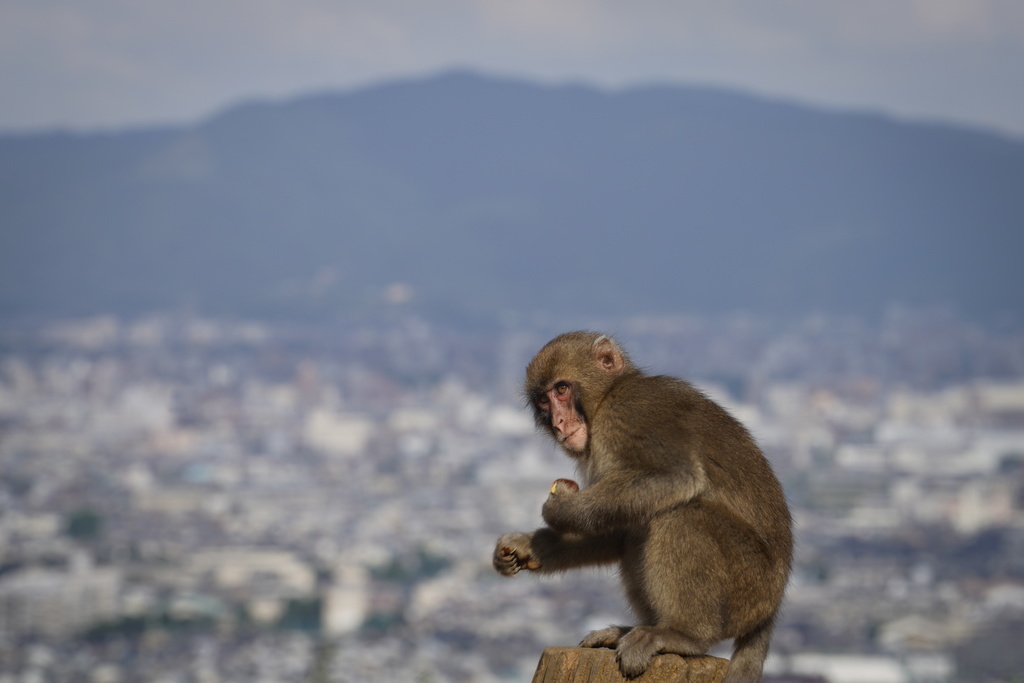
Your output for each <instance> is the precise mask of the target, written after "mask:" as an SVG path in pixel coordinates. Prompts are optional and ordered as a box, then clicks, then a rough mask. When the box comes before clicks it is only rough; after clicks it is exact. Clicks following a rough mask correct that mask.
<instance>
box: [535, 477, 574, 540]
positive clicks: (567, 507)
mask: <svg viewBox="0 0 1024 683" xmlns="http://www.w3.org/2000/svg"><path fill="white" fill-rule="evenodd" d="M579 490H580V486H579V484H577V483H576V482H574V481H573V480H572V479H556V480H555V481H554V483H553V484H551V492H550V493H549V494H548V499H547V500H546V501H545V502H544V507H543V508H541V516H542V517H543V518H544V521H545V522H546V523H547V525H548V526H549V527H551V528H552V529H555V530H556V531H562V532H564V531H571V530H572V528H571V526H572V525H571V523H570V520H572V519H575V515H576V514H577V513H576V511H575V507H574V504H575V503H578V502H579V501H578V500H577V494H578V493H579Z"/></svg>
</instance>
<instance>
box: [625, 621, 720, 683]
mask: <svg viewBox="0 0 1024 683" xmlns="http://www.w3.org/2000/svg"><path fill="white" fill-rule="evenodd" d="M713 644H714V642H713V641H712V642H708V641H703V640H698V639H695V638H692V637H690V636H687V635H686V634H684V633H682V632H681V631H677V630H675V629H672V628H667V627H664V626H634V627H633V628H631V629H629V632H628V633H625V634H624V635H623V636H622V637H621V638H620V639H619V644H618V646H617V647H616V648H615V651H616V652H615V658H616V659H618V660H619V669H620V670H621V671H622V675H623V676H625V677H626V678H636V677H637V676H639V675H640V674H642V673H643V672H644V671H646V670H647V667H648V665H649V664H650V663H651V659H653V658H654V656H655V655H657V654H664V653H672V654H677V655H702V654H705V653H706V652H707V651H708V650H709V649H710V648H711V646H712V645H713Z"/></svg>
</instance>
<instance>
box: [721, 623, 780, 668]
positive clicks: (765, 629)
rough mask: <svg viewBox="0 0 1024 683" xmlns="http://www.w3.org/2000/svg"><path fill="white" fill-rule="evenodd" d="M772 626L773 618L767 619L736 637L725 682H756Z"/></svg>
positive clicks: (762, 664)
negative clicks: (748, 631)
mask: <svg viewBox="0 0 1024 683" xmlns="http://www.w3.org/2000/svg"><path fill="white" fill-rule="evenodd" d="M774 628H775V620H774V619H768V620H767V621H764V622H763V623H762V624H761V625H760V626H758V627H757V628H755V629H754V630H753V631H751V632H750V633H747V634H744V635H742V636H740V637H739V638H737V639H736V642H735V643H734V645H733V650H732V660H731V661H730V662H729V670H728V671H727V672H726V674H725V683H756V681H760V680H761V672H762V671H763V670H764V659H765V657H767V656H768V645H769V644H770V643H771V640H772V629H774Z"/></svg>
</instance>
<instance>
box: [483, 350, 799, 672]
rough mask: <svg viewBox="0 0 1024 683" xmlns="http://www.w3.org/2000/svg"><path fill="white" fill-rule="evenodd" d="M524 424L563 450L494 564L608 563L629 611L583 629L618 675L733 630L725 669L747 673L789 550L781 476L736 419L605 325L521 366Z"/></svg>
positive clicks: (499, 567)
mask: <svg viewBox="0 0 1024 683" xmlns="http://www.w3.org/2000/svg"><path fill="white" fill-rule="evenodd" d="M525 398H526V400H528V401H529V404H530V406H531V407H532V410H533V414H534V419H535V422H536V425H537V427H538V428H539V429H540V430H541V431H544V432H547V433H548V434H550V436H551V437H553V438H554V440H555V441H556V442H557V444H558V445H559V446H560V447H561V449H562V450H563V451H564V452H565V453H566V454H567V455H568V456H569V457H570V458H571V459H572V460H573V461H574V462H575V465H576V470H577V472H578V475H579V477H580V479H581V480H582V484H583V485H582V487H581V486H578V485H577V484H576V483H575V482H574V481H572V480H568V479H561V480H558V481H556V482H555V483H554V484H553V485H552V487H551V492H550V494H549V495H548V498H547V500H546V502H545V503H544V504H543V507H542V509H541V516H542V517H543V520H544V522H545V524H546V526H544V527H542V528H540V529H537V530H536V531H534V532H532V533H511V534H505V535H503V536H501V537H500V538H499V539H498V542H497V545H496V547H495V550H494V554H493V558H492V562H493V565H494V568H495V570H496V571H497V572H498V573H499V574H501V575H503V576H513V575H515V574H517V573H518V572H519V571H520V570H522V569H526V570H529V571H533V572H538V573H542V574H543V573H555V572H562V571H565V570H568V569H573V568H577V567H583V566H590V565H612V564H616V563H617V564H618V569H619V575H620V578H621V582H622V585H623V588H624V591H625V594H626V597H627V599H628V602H629V604H630V606H631V608H632V611H633V612H634V614H635V616H636V618H637V620H638V623H637V625H635V626H610V627H608V628H605V629H602V630H597V631H594V632H592V633H589V634H588V635H586V637H584V638H583V641H582V642H581V643H580V646H581V647H607V648H612V649H614V650H615V651H616V659H617V660H618V665H619V669H620V671H621V672H622V674H623V675H624V676H626V677H627V678H635V677H637V676H639V675H641V674H642V673H643V672H644V671H645V670H646V669H647V667H648V665H649V664H650V662H651V660H652V658H653V657H654V656H655V655H657V654H661V653H675V654H679V655H684V656H685V655H703V654H706V653H707V652H708V650H709V649H710V648H711V647H713V646H714V645H715V644H716V643H718V642H720V641H722V640H726V639H730V638H732V639H734V644H733V654H732V658H731V661H730V663H729V667H728V673H727V675H726V679H725V680H726V681H729V682H730V683H736V682H739V681H758V680H760V679H761V674H762V671H763V667H764V659H765V657H766V656H767V654H768V646H769V642H770V640H771V634H772V630H773V628H774V625H775V619H776V615H777V614H778V611H779V607H780V605H781V602H782V598H783V594H784V592H785V589H786V585H787V583H788V581H789V572H790V567H791V563H792V553H793V536H792V518H791V515H790V512H789V507H788V505H787V503H786V499H785V495H784V493H783V489H782V485H781V484H780V483H779V480H778V479H777V478H776V476H775V474H774V472H773V471H772V468H771V465H770V464H769V463H768V460H767V459H766V458H765V456H764V455H763V454H762V452H761V450H760V449H759V448H758V446H757V444H756V443H755V441H754V439H753V437H752V436H751V435H750V433H749V432H748V431H747V429H746V428H745V427H743V425H742V424H741V423H740V422H739V421H737V420H736V419H735V418H733V417H732V416H731V415H730V414H729V413H728V412H727V411H726V410H725V409H724V408H722V407H721V406H719V405H718V404H717V403H715V402H714V401H712V400H711V399H709V398H708V397H707V396H705V395H704V394H703V393H701V392H700V391H699V390H697V389H696V388H695V387H694V386H692V385H691V384H689V383H688V382H686V381H684V380H681V379H677V378H674V377H670V376H666V375H650V374H647V373H645V372H643V371H642V370H641V369H639V368H638V367H637V366H636V365H634V364H633V362H632V361H631V360H630V358H629V356H628V355H627V354H626V353H625V351H624V350H623V349H622V348H621V347H620V345H619V344H618V342H616V341H615V340H614V339H612V338H611V337H610V336H608V335H604V334H600V333H596V332H569V333H566V334H563V335H560V336H558V337H556V338H554V339H553V340H551V341H550V342H548V344H547V345H545V346H544V347H543V348H542V349H541V350H540V351H539V352H538V353H537V355H536V357H534V359H533V360H532V361H531V362H530V364H529V366H528V367H527V369H526V382H525Z"/></svg>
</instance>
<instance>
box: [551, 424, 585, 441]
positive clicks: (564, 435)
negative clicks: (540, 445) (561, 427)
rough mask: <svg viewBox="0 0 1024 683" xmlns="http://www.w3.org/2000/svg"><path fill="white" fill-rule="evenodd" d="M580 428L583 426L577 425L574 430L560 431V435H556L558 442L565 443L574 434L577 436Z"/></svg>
mask: <svg viewBox="0 0 1024 683" xmlns="http://www.w3.org/2000/svg"><path fill="white" fill-rule="evenodd" d="M580 429H582V427H577V428H576V429H574V430H572V431H571V432H558V436H556V437H555V438H556V439H558V443H565V442H566V441H568V440H569V439H571V438H572V437H573V436H575V435H576V432H578V431H580Z"/></svg>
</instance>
